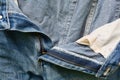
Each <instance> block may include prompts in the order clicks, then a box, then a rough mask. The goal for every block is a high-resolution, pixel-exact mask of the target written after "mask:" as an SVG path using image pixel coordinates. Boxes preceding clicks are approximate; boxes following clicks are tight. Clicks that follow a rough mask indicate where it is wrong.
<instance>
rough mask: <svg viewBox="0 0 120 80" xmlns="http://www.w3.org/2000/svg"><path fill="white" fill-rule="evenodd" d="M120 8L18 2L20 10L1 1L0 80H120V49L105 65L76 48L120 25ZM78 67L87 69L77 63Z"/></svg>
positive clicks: (91, 0) (70, 1)
mask: <svg viewBox="0 0 120 80" xmlns="http://www.w3.org/2000/svg"><path fill="white" fill-rule="evenodd" d="M119 4H120V1H119V0H114V1H113V0H18V6H17V5H16V4H15V3H14V1H12V0H0V15H2V19H1V20H0V37H1V39H0V80H105V79H103V78H99V77H106V76H107V80H113V79H115V80H120V75H119V72H120V69H118V66H119V65H118V64H119V61H120V58H119V50H120V49H119V48H120V45H119V44H118V46H117V47H116V49H115V50H114V51H113V52H112V53H111V55H110V56H109V57H108V58H107V59H105V58H104V57H103V56H102V55H100V54H96V53H94V52H93V51H92V50H91V49H90V48H89V47H87V46H84V45H78V44H77V43H75V41H76V40H78V39H79V38H80V37H82V36H84V35H86V34H89V33H90V32H92V31H93V30H94V29H96V28H98V27H100V26H102V25H104V24H107V23H110V22H112V21H114V20H116V19H118V18H119V15H120V11H119V7H120V5H119ZM50 51H53V52H55V54H52V55H54V56H55V55H56V53H59V56H61V57H63V58H64V59H65V60H66V61H63V60H61V59H59V58H60V57H59V56H57V57H54V56H51V54H50V53H49V52H50ZM46 52H48V53H46ZM43 53H44V54H43ZM64 53H65V54H64ZM79 56H80V57H79ZM81 56H82V57H81ZM63 58H62V59H63ZM69 59H73V60H71V61H70V62H68V61H69ZM84 59H85V60H88V61H90V63H89V64H90V65H88V63H87V61H85V60H84ZM76 61H78V62H77V63H78V64H81V63H80V62H81V61H85V62H83V63H85V64H83V65H84V66H78V65H75V64H74V63H71V62H76ZM86 63H87V64H86ZM93 64H95V65H93ZM89 66H90V67H92V70H91V69H89V68H90V67H89ZM93 68H96V69H95V70H93ZM106 69H109V70H108V71H107V72H106ZM105 73H106V75H104V74H105ZM95 76H96V77H95Z"/></svg>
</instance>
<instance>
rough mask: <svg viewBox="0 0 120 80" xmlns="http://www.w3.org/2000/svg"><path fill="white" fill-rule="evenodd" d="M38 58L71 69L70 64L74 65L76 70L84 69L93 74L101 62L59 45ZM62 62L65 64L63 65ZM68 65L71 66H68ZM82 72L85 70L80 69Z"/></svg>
mask: <svg viewBox="0 0 120 80" xmlns="http://www.w3.org/2000/svg"><path fill="white" fill-rule="evenodd" d="M39 59H41V60H45V61H47V62H50V63H53V64H56V65H59V66H62V67H64V68H68V69H72V70H75V69H74V67H73V68H72V66H73V65H74V66H76V67H78V68H77V69H76V70H77V71H82V69H85V70H88V71H89V72H91V73H94V74H95V73H97V71H98V70H99V68H100V67H101V65H102V64H103V63H102V62H98V61H96V60H94V59H91V58H88V57H86V56H83V55H80V54H77V53H73V52H70V51H66V50H64V49H62V48H59V47H54V48H52V49H51V50H49V51H48V52H47V53H46V54H44V55H42V56H40V58H39ZM63 63H64V64H67V65H63ZM68 64H69V66H68ZM70 65H72V66H71V67H70ZM82 72H85V71H82ZM89 72H85V73H89Z"/></svg>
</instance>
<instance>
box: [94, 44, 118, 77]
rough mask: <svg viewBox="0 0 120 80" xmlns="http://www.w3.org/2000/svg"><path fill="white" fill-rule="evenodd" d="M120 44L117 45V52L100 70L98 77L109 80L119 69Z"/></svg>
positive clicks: (112, 54)
mask: <svg viewBox="0 0 120 80" xmlns="http://www.w3.org/2000/svg"><path fill="white" fill-rule="evenodd" d="M119 52H120V42H119V43H118V44H117V47H116V48H115V50H114V51H113V52H112V53H111V55H110V56H109V57H108V58H107V59H106V61H105V63H104V64H103V65H102V66H101V68H100V69H99V70H98V72H97V74H96V77H103V78H107V77H108V76H109V75H110V74H112V73H114V72H115V71H116V70H117V69H118V68H119V63H120V54H119Z"/></svg>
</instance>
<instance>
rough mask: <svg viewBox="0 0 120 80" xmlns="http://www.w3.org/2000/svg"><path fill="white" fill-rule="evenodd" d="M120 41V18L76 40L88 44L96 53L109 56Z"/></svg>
mask: <svg viewBox="0 0 120 80" xmlns="http://www.w3.org/2000/svg"><path fill="white" fill-rule="evenodd" d="M119 41H120V19H117V20H116V21H114V22H111V23H108V24H106V25H104V26H101V27H100V28H98V29H96V30H94V31H93V32H92V33H90V34H89V35H86V36H84V37H82V38H80V39H79V40H77V41H76V42H77V43H79V44H83V45H88V46H90V48H91V49H92V50H93V51H95V52H96V53H100V54H102V55H103V56H104V57H105V58H107V57H108V56H109V55H110V53H111V52H112V51H113V50H114V49H115V47H116V46H117V44H118V43H119Z"/></svg>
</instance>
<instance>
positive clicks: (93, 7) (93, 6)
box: [84, 0, 98, 35]
mask: <svg viewBox="0 0 120 80" xmlns="http://www.w3.org/2000/svg"><path fill="white" fill-rule="evenodd" d="M97 2H98V0H93V2H92V4H91V9H90V12H89V14H88V17H87V20H86V25H85V30H84V35H87V34H88V33H89V32H90V27H91V24H92V20H93V17H94V14H95V10H96V7H97Z"/></svg>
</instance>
